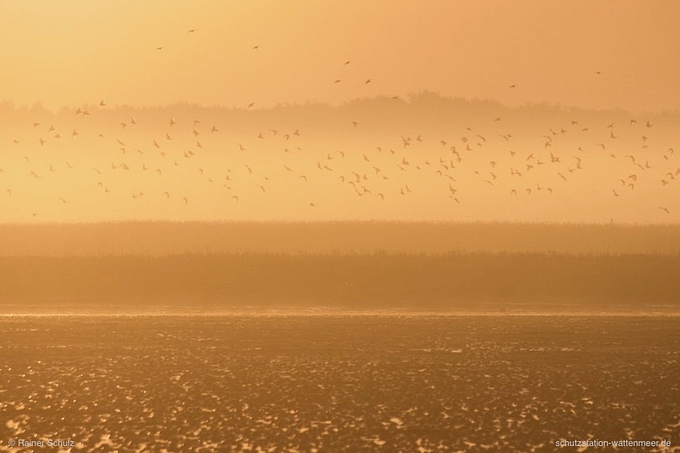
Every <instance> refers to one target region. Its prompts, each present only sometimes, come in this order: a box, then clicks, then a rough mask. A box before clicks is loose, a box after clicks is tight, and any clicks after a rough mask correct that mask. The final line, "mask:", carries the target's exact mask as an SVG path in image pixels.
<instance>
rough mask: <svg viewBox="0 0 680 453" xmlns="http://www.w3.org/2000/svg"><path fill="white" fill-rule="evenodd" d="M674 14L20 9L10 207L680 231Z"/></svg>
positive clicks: (169, 216)
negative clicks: (670, 226)
mask: <svg viewBox="0 0 680 453" xmlns="http://www.w3.org/2000/svg"><path fill="white" fill-rule="evenodd" d="M678 13H680V3H678V2H677V1H671V0H668V1H655V2H649V1H636V2H633V1H623V0H617V1H596V0H587V1H585V0H584V1H568V2H566V1H561V2H557V1H545V0H518V1H479V0H474V1H473V0H470V1H450V0H449V1H438V0H428V1H426V0H407V1H394V0H390V1H366V0H343V1H335V0H323V1H320V0H295V1H293V0H291V1H281V0H276V1H273V0H271V1H264V0H247V1H244V0H239V1H217V0H201V1H191V2H190V1H182V2H180V1H171V0H145V1H138V0H137V1H132V0H115V1H96V2H93V1H91V0H63V1H53V0H33V1H29V0H27V1H2V2H0V61H2V64H1V65H0V101H3V100H6V101H11V102H9V103H6V102H5V103H0V124H2V126H0V151H2V153H1V154H0V222H2V221H5V222H15V221H17V222H24V221H28V222H65V221H68V222H73V221H76V222H80V221H85V222H88V221H101V220H130V219H145V220H148V219H157V220H258V221H260V220H304V221H307V220H310V221H312V220H357V219H376V220H434V221H529V222H535V221H557V222H609V221H616V222H662V223H669V222H675V223H677V222H678V220H679V219H680V207H678V206H680V192H679V191H678V190H677V187H678V184H680V145H679V143H680V141H679V140H680V137H679V136H678V131H680V129H679V127H678V124H679V122H680V114H678V113H667V112H666V113H659V112H664V111H668V110H672V111H674V112H678V111H680V84H678V83H677V82H678V80H680V58H678V57H677V56H678V55H680V32H679V31H678V26H677V19H678V18H679V17H680V16H679V14H678ZM433 93H438V94H433ZM413 94H415V95H414V96H411V95H413ZM460 98H465V99H468V100H474V102H469V101H466V100H461V99H460ZM480 100H492V101H494V102H486V101H480ZM37 102H41V103H42V105H43V106H44V107H47V108H48V109H49V110H51V112H50V111H46V110H44V109H40V108H21V107H22V106H34V105H35V103H37ZM307 102H310V105H306V103H307ZM12 103H13V105H12ZM178 103H181V104H178ZM186 103H189V104H191V105H187V104H186ZM321 103H330V104H333V105H335V106H339V107H337V108H336V107H329V106H322V105H320V104H321ZM537 103H547V104H548V106H545V105H542V106H536V105H533V106H531V105H525V104H537ZM193 104H200V106H202V107H197V106H195V105H193ZM278 104H291V105H292V106H291V105H289V106H287V107H286V108H280V109H268V107H273V106H276V105H278ZM215 105H221V106H224V107H226V108H221V109H218V108H207V107H206V106H215ZM300 105H302V107H300ZM522 105H523V107H521V108H515V107H518V106H522ZM557 105H559V106H561V107H565V106H574V107H581V109H569V108H557ZM123 106H128V107H123ZM159 106H160V107H159ZM63 107H69V108H63ZM156 107H159V108H156ZM232 107H236V108H235V109H233V108H232ZM76 109H78V112H80V114H78V113H76ZM587 109H590V110H587ZM592 109H600V111H597V112H596V111H593V110H592ZM617 109H623V110H617ZM84 110H85V111H86V113H84ZM626 110H628V111H626ZM676 148H677V149H678V152H675V149H676Z"/></svg>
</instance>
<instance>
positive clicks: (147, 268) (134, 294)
mask: <svg viewBox="0 0 680 453" xmlns="http://www.w3.org/2000/svg"><path fill="white" fill-rule="evenodd" d="M678 269H680V255H678V254H676V255H642V254H636V255H633V254H628V255H605V254H601V255H563V254H549V253H540V254H538V253H513V254H510V253H495V254H491V253H452V254H446V255H414V254H373V255H335V256H333V255H296V256H293V255H286V254H230V255H201V254H188V255H175V256H167V257H149V256H147V257H144V256H106V257H3V258H0V287H2V288H3V291H2V293H1V294H0V310H2V311H3V312H5V313H8V312H30V311H53V312H62V311H64V310H66V311H69V310H73V311H92V312H98V311H114V312H115V311H126V310H133V311H134V310H151V311H153V310H157V309H168V310H171V311H173V310H174V311H182V310H186V311H192V310H198V311H220V310H229V309H233V308H239V307H241V308H244V307H261V308H265V309H276V308H286V307H297V308H311V307H319V306H326V307H331V308H336V309H350V310H351V309H355V310H381V309H394V308H400V309H407V310H411V311H457V310H459V311H506V310H508V311H513V310H518V309H522V310H525V309H531V310H533V311H552V312H574V311H586V312H587V311H598V312H601V311H612V312H614V311H616V312H625V311H650V310H651V311H654V310H660V311H666V312H668V311H678V309H679V308H680V297H679V295H680V281H679V280H678V279H677V270H678Z"/></svg>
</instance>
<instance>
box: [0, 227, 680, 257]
mask: <svg viewBox="0 0 680 453" xmlns="http://www.w3.org/2000/svg"><path fill="white" fill-rule="evenodd" d="M376 252H384V253H415V254H421V253H423V254H446V253H451V252H489V253H499V252H507V253H518V252H536V253H539V252H556V253H563V254H584V253H586V254H588V253H590V254H607V253H609V254H630V253H651V254H673V253H680V225H621V224H601V225H597V224H530V223H404V222H318V223H259V222H251V223H249V222H234V223H201V222H124V223H113V222H112V223H90V224H85V223H83V224H47V225H41V224H35V225H30V224H25V225H0V256H27V255H30V256H106V255H152V256H165V255H174V254H186V253H199V254H215V253H217V254H222V253H287V254H299V253H302V254H334V255H343V254H353V253H354V254H372V253H376Z"/></svg>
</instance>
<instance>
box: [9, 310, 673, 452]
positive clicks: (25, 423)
mask: <svg viewBox="0 0 680 453" xmlns="http://www.w3.org/2000/svg"><path fill="white" fill-rule="evenodd" d="M679 332H680V318H678V317H653V316H645V317H635V316H626V317H603V316H598V317H588V316H579V317H572V316H513V317H502V316H385V315H381V316H285V315H279V316H153V317H152V316H134V317H127V316H54V317H53V316H39V317H36V316H8V317H0V420H2V424H0V440H2V442H3V443H2V444H0V451H2V449H3V448H5V447H6V445H7V444H6V439H9V438H14V439H20V438H24V439H41V438H42V439H47V438H52V439H55V438H61V439H69V438H70V439H73V440H74V441H75V442H76V448H74V449H73V450H72V451H119V452H133V451H140V452H141V451H161V452H162V451H168V452H175V451H204V452H208V451H211V452H212V451H300V452H307V451H352V452H357V451H423V452H424V451H459V450H460V451H473V450H477V451H479V450H482V449H484V450H485V451H554V450H555V449H556V447H555V442H556V441H558V440H561V439H567V440H568V439H587V438H589V437H592V438H598V439H607V440H609V439H615V440H618V439H626V438H628V439H633V440H648V439H649V440H652V439H670V440H672V441H674V443H675V444H676V445H677V444H678V442H680V403H679V402H680V384H679V383H678V380H677V376H678V375H679V372H680V333H679ZM573 450H574V449H565V450H564V451H573ZM5 451H7V450H5ZM9 451H14V450H9ZM40 451H49V449H42V450H40ZM597 451H609V450H608V449H606V448H603V449H599V448H598V449H597ZM630 451H632V450H630ZM645 451H658V450H655V449H645Z"/></svg>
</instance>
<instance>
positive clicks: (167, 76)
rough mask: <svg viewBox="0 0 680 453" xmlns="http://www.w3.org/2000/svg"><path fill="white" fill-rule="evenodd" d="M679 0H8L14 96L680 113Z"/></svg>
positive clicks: (1, 82)
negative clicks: (434, 102) (458, 102)
mask: <svg viewBox="0 0 680 453" xmlns="http://www.w3.org/2000/svg"><path fill="white" fill-rule="evenodd" d="M678 11H679V10H678V4H677V2H676V1H674V0H665V1H654V2H645V1H628V0H626V1H611V0H610V1H597V0H583V1H569V2H545V1H542V0H531V1H527V0H518V1H513V2H508V1H479V0H469V1H449V0H447V1H438V0H429V1H422V0H410V1H399V2H394V1H368V2H367V1H365V0H343V1H335V0H328V1H317V0H298V1H280V0H275V1H264V0H249V1H217V0H212V1H209V0H202V1H192V2H186V1H181V2H180V1H170V0H147V1H144V2H137V1H131V0H127V1H123V0H116V1H113V0H110V1H97V2H92V1H89V0H63V1H59V2H55V1H52V0H32V1H5V2H2V3H0V57H1V58H2V61H3V64H2V65H1V66H0V87H2V88H1V89H0V100H1V99H6V100H12V101H14V102H15V103H17V104H20V105H21V104H28V105H31V104H33V103H34V102H36V101H40V102H42V103H43V105H44V106H46V107H48V108H52V109H58V108H59V107H61V106H63V105H69V106H78V105H82V104H84V103H92V102H97V101H98V100H99V99H101V98H106V99H107V101H108V102H109V104H110V105H122V104H128V105H139V106H149V105H167V104H171V103H174V102H177V101H187V102H196V103H201V104H208V105H212V104H220V105H225V106H245V105H248V104H250V103H251V102H255V103H256V104H257V105H258V106H271V105H275V104H277V103H301V102H305V101H308V100H311V101H321V102H333V103H339V102H343V101H347V100H351V99H353V98H356V97H364V96H376V95H391V96H392V95H401V96H404V95H406V94H408V93H413V92H419V91H422V90H431V91H437V92H440V93H442V94H444V95H447V96H454V97H458V96H460V97H469V98H475V97H479V98H489V99H495V100H499V101H501V102H503V103H505V104H509V105H517V104H521V103H526V102H544V101H545V102H549V103H560V104H562V105H574V106H582V107H588V108H616V107H620V108H624V109H630V110H633V111H638V112H639V111H658V110H664V109H670V110H676V109H678V108H679V107H680V84H678V83H677V80H680V59H679V58H677V55H680V31H678V27H677V18H678ZM189 29H195V30H196V32H195V33H188V30H189ZM256 45H257V46H260V47H259V49H257V50H253V49H252V47H253V46H256ZM157 47H163V50H161V51H156V50H155V49H156V48H157ZM347 60H349V61H351V63H350V64H349V65H344V62H345V61H347ZM596 72H601V74H600V75H597V74H596ZM367 79H371V83H369V84H365V81H366V80H367ZM335 80H341V82H339V83H334V81H335ZM512 84H515V85H516V88H514V89H509V88H508V87H509V86H510V85H512Z"/></svg>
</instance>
